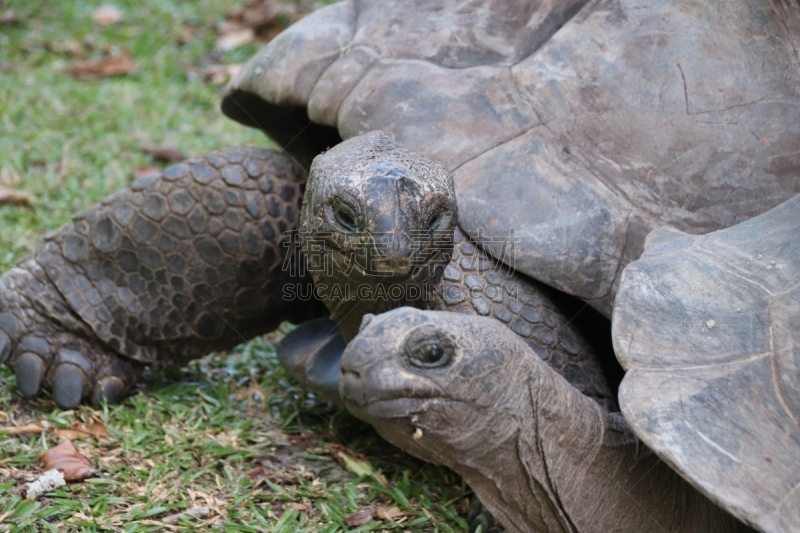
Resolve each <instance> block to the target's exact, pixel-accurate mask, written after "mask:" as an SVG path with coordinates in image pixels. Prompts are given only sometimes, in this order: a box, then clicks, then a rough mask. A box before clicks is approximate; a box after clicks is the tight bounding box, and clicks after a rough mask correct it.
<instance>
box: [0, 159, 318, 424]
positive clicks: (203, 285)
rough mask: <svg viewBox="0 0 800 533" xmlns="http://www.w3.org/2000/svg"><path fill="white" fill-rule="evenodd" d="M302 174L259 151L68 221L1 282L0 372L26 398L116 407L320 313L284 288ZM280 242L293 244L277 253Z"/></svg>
mask: <svg viewBox="0 0 800 533" xmlns="http://www.w3.org/2000/svg"><path fill="white" fill-rule="evenodd" d="M305 180H306V174H305V172H304V171H303V170H302V169H301V168H300V167H299V166H297V165H296V164H295V163H293V162H292V160H291V159H290V158H289V157H288V156H286V155H283V154H280V153H278V152H275V151H273V150H267V149H253V148H250V149H246V148H243V149H227V150H219V151H216V152H212V153H210V154H207V155H205V156H203V157H199V158H194V159H190V160H187V161H185V162H183V163H179V164H177V165H174V166H171V167H169V168H167V169H166V170H164V171H163V172H162V173H161V174H160V175H159V176H158V177H155V178H145V179H140V180H137V181H136V182H134V183H133V184H132V185H131V186H130V187H129V188H128V189H126V190H124V191H122V192H120V193H118V194H116V195H113V196H111V197H109V198H108V199H106V200H105V201H103V202H102V203H101V204H99V205H97V206H95V207H93V208H91V209H89V210H87V211H85V212H83V213H81V214H79V215H77V216H76V217H74V219H73V221H72V222H71V223H69V224H67V225H65V226H64V227H62V228H60V229H59V230H57V231H56V232H54V233H52V234H50V235H48V236H47V237H46V238H45V241H44V243H43V244H42V245H40V246H39V247H38V248H37V249H36V250H35V251H34V252H33V253H32V254H31V255H30V256H28V257H27V258H25V259H24V260H22V261H21V262H20V263H19V264H18V265H17V266H16V267H14V268H13V269H11V270H10V271H8V272H6V273H5V274H3V275H2V276H1V277H0V362H3V361H5V362H6V364H8V365H9V366H10V367H11V368H12V369H14V370H15V372H16V375H17V383H18V385H19V387H20V390H21V391H22V393H23V394H24V395H25V396H26V397H31V396H34V395H36V394H38V393H39V391H40V390H42V389H47V388H49V389H51V390H52V392H53V396H54V399H55V401H56V403H57V404H58V405H59V406H61V407H64V408H69V407H73V406H75V405H77V404H78V403H79V402H80V401H81V400H83V399H90V400H92V401H94V402H98V401H100V399H101V398H102V397H103V396H106V397H107V398H108V399H109V400H110V401H118V400H119V399H121V398H122V397H123V396H124V395H125V394H126V393H127V392H128V391H129V390H130V388H131V387H132V386H133V385H134V383H135V381H136V379H137V377H138V376H139V374H140V372H141V370H142V368H143V367H144V365H145V364H149V365H153V366H156V367H163V366H172V365H181V364H184V363H185V362H187V361H189V360H191V359H194V358H197V357H200V356H202V355H204V354H206V353H208V352H210V351H213V350H224V349H229V348H232V347H233V346H235V345H236V344H239V343H241V342H243V341H245V340H247V339H250V338H252V337H254V336H256V335H258V334H260V333H264V332H267V331H270V330H272V329H274V328H275V327H276V326H277V325H278V324H279V323H280V322H281V321H283V320H293V321H301V320H304V319H307V318H311V317H314V316H320V315H322V314H324V312H323V309H322V306H321V305H319V303H318V302H290V301H285V300H284V299H283V298H282V290H281V288H282V286H283V285H284V284H285V283H287V282H289V281H300V280H297V279H293V278H292V277H291V272H290V271H289V270H288V269H285V268H284V264H285V261H286V259H287V254H294V253H296V250H294V249H292V247H290V246H285V245H284V244H285V243H284V241H285V237H284V232H286V231H290V230H295V229H296V228H297V227H298V220H299V216H300V209H299V208H300V199H301V198H302V189H303V186H304V183H305ZM286 244H288V243H286Z"/></svg>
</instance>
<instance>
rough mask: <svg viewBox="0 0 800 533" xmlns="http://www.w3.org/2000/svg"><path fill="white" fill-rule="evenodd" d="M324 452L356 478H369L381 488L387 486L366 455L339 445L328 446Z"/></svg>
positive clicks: (386, 482)
mask: <svg viewBox="0 0 800 533" xmlns="http://www.w3.org/2000/svg"><path fill="white" fill-rule="evenodd" d="M325 450H326V451H327V452H328V453H329V454H330V456H331V457H333V458H334V459H335V460H336V462H337V463H339V464H340V465H342V466H343V467H344V468H345V469H346V470H347V471H349V472H352V473H353V474H355V475H357V476H370V477H372V478H373V479H375V480H376V481H377V482H378V483H380V484H381V485H382V486H383V487H388V486H389V482H388V481H387V480H386V477H384V475H383V474H381V473H380V472H378V471H377V470H375V469H374V468H373V467H372V463H370V462H369V459H367V456H366V455H363V454H360V453H358V452H355V451H353V450H351V449H350V448H346V447H344V446H342V445H340V444H328V445H327V446H325Z"/></svg>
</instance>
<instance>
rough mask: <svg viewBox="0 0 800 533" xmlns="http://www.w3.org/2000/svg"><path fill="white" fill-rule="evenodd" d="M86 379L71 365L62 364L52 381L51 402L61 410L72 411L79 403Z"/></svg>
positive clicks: (80, 371)
mask: <svg viewBox="0 0 800 533" xmlns="http://www.w3.org/2000/svg"><path fill="white" fill-rule="evenodd" d="M85 383H86V379H85V377H84V374H83V370H81V369H80V368H78V367H77V366H75V365H73V364H62V365H60V366H59V367H58V370H56V376H55V379H54V380H53V400H54V401H55V402H56V405H57V406H59V407H60V408H61V409H73V408H75V407H77V406H78V405H79V404H80V403H81V399H82V398H83V389H84V385H85Z"/></svg>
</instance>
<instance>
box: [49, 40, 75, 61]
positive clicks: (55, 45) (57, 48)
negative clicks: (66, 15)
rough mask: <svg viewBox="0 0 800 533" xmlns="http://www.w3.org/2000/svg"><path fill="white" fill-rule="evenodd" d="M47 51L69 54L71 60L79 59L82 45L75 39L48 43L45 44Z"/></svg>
mask: <svg viewBox="0 0 800 533" xmlns="http://www.w3.org/2000/svg"><path fill="white" fill-rule="evenodd" d="M47 49H48V50H50V51H51V52H53V53H56V54H69V55H70V56H71V57H72V59H81V58H82V57H83V45H82V44H81V43H80V42H78V41H76V40H75V39H68V40H66V41H63V42H62V41H50V42H48V43H47Z"/></svg>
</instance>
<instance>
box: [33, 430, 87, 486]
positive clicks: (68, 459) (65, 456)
mask: <svg viewBox="0 0 800 533" xmlns="http://www.w3.org/2000/svg"><path fill="white" fill-rule="evenodd" d="M39 460H41V461H42V463H44V469H45V470H51V469H53V468H55V469H56V470H58V471H59V472H61V473H62V474H64V479H65V480H67V481H80V480H82V479H86V478H87V477H90V476H93V475H94V474H95V473H96V471H95V469H94V466H92V462H91V461H90V460H89V458H87V457H86V456H84V455H81V454H80V452H78V450H77V449H75V446H74V445H73V444H72V441H71V440H65V441H64V442H62V443H61V444H59V445H58V446H55V447H53V448H50V449H49V450H45V451H43V452H42V453H41V454H39Z"/></svg>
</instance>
